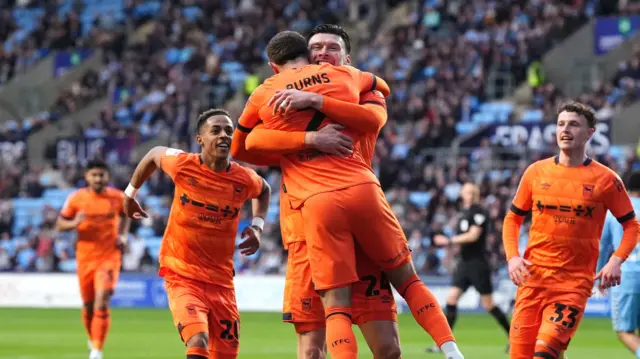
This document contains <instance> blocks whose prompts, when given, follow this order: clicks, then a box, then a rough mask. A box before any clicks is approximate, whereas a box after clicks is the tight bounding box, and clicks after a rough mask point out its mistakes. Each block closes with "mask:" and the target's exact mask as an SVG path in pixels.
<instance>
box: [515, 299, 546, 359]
mask: <svg viewBox="0 0 640 359" xmlns="http://www.w3.org/2000/svg"><path fill="white" fill-rule="evenodd" d="M542 294H543V292H542V290H541V289H538V288H528V287H520V288H518V292H517V294H516V300H515V306H514V310H513V317H512V318H511V329H510V331H509V342H510V343H511V351H510V358H511V359H531V358H532V357H533V354H534V353H535V349H536V338H537V336H538V331H539V330H540V325H541V323H542V320H541V319H542V311H543V305H542V301H543V300H544V297H543V295H542Z"/></svg>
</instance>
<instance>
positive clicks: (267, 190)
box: [251, 180, 271, 219]
mask: <svg viewBox="0 0 640 359" xmlns="http://www.w3.org/2000/svg"><path fill="white" fill-rule="evenodd" d="M262 183H263V184H262V192H261V193H260V195H259V196H258V197H257V198H254V199H253V200H251V210H252V212H253V217H254V218H255V217H260V218H262V219H265V218H267V212H268V211H269V201H271V186H269V184H268V183H267V181H265V180H263V181H262Z"/></svg>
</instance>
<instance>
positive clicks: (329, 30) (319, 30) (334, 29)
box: [307, 24, 351, 54]
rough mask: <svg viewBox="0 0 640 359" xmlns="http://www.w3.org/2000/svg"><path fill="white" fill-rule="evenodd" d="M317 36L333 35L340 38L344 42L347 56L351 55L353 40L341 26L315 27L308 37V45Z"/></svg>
mask: <svg viewBox="0 0 640 359" xmlns="http://www.w3.org/2000/svg"><path fill="white" fill-rule="evenodd" d="M316 34H333V35H337V36H340V37H341V38H342V41H344V46H345V50H346V51H347V54H350V53H351V38H349V34H348V33H347V31H346V30H345V29H343V28H342V27H341V26H338V25H334V24H322V25H318V26H316V27H314V28H313V30H311V32H310V33H309V34H308V35H307V43H309V40H311V38H312V37H313V35H316Z"/></svg>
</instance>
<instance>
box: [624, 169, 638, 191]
mask: <svg viewBox="0 0 640 359" xmlns="http://www.w3.org/2000/svg"><path fill="white" fill-rule="evenodd" d="M627 190H628V191H629V192H640V171H634V172H633V173H631V176H629V181H627Z"/></svg>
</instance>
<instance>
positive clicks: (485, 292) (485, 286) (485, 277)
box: [469, 262, 511, 352]
mask: <svg viewBox="0 0 640 359" xmlns="http://www.w3.org/2000/svg"><path fill="white" fill-rule="evenodd" d="M469 269H470V271H469V278H470V280H471V285H473V287H474V288H476V290H477V291H478V293H480V303H482V307H483V308H484V310H486V311H487V313H489V314H491V316H492V317H493V318H494V319H495V320H496V322H498V324H499V325H500V327H502V329H503V330H504V331H505V333H507V337H509V327H510V326H511V324H510V323H509V319H508V318H507V316H506V315H505V314H504V312H503V311H502V309H500V308H499V307H497V306H496V304H495V302H494V301H493V283H492V282H491V268H490V267H489V263H486V262H478V263H477V264H476V263H472V264H471V265H470V266H469ZM507 349H508V346H507ZM507 352H508V350H507Z"/></svg>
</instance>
